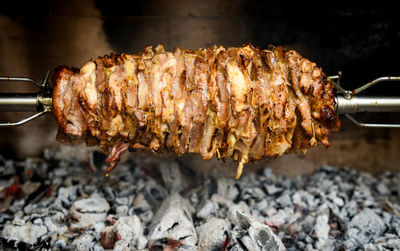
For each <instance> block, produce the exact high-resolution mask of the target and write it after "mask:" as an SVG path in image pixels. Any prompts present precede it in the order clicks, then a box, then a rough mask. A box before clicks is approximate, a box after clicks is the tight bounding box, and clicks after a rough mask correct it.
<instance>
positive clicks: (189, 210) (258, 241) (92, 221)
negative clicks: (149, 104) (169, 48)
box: [0, 147, 400, 251]
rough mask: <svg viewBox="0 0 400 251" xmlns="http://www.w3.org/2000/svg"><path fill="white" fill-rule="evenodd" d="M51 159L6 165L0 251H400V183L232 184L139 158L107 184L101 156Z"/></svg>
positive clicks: (354, 177)
mask: <svg viewBox="0 0 400 251" xmlns="http://www.w3.org/2000/svg"><path fill="white" fill-rule="evenodd" d="M44 156H45V158H44V159H27V160H24V161H15V160H4V159H3V158H0V231H1V233H0V239H1V242H0V249H1V250H7V249H11V250H13V249H16V248H17V249H20V250H38V249H40V250H96V251H101V250H110V249H114V250H160V249H161V250H162V249H167V250H168V249H170V250H171V249H176V250H284V249H287V250H338V249H339V250H341V249H342V250H400V213H399V212H400V205H399V201H400V186H399V184H400V174H398V173H390V172H386V173H384V174H382V175H381V176H379V177H373V176H371V175H369V174H366V173H362V172H357V171H354V170H352V171H350V170H347V169H339V168H333V167H323V168H321V169H320V170H317V171H316V172H315V173H314V174H312V175H310V176H298V177H295V178H293V179H288V178H285V177H281V176H276V175H274V174H273V173H272V171H271V169H268V168H265V169H264V170H262V172H260V173H249V174H247V175H244V176H243V177H242V178H241V179H240V180H234V179H230V178H226V177H221V178H218V176H217V175H215V170H214V173H212V175H210V177H203V176H200V175H196V172H194V171H193V170H191V169H190V168H189V167H187V166H183V164H182V163H180V162H179V160H177V161H171V160H166V159H165V158H148V157H141V158H136V159H134V160H132V159H130V160H127V161H126V162H124V163H120V164H119V166H118V168H116V169H115V170H114V171H113V172H112V173H111V176H110V177H109V178H105V177H104V168H105V167H106V165H105V163H104V160H105V157H104V155H102V154H101V153H99V152H97V151H87V152H75V150H74V148H73V147H67V148H62V149H61V150H59V151H55V150H46V152H45V154H44ZM94 167H95V168H94ZM96 169H97V170H96Z"/></svg>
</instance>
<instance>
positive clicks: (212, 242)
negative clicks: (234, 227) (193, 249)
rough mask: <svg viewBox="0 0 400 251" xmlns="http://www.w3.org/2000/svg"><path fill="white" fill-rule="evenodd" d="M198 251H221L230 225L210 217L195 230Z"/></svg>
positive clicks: (223, 220)
mask: <svg viewBox="0 0 400 251" xmlns="http://www.w3.org/2000/svg"><path fill="white" fill-rule="evenodd" d="M196 230H197V235H198V236H199V242H198V248H199V249H200V250H222V247H223V245H224V242H225V241H226V239H227V238H229V236H228V232H229V230H230V223H229V222H228V221H227V220H226V219H218V218H215V217H210V218H208V219H207V220H206V222H205V223H204V224H202V225H201V226H200V227H198V228H197V229H196Z"/></svg>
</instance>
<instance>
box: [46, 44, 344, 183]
mask: <svg viewBox="0 0 400 251" xmlns="http://www.w3.org/2000/svg"><path fill="white" fill-rule="evenodd" d="M324 77H325V75H324V73H323V72H322V71H321V69H320V68H318V67H317V66H316V64H315V63H313V62H311V61H309V60H308V59H305V58H303V57H301V56H300V55H299V53H297V52H296V51H293V50H285V49H284V48H282V47H271V48H270V49H268V50H261V49H259V48H254V47H253V46H252V45H246V46H243V47H229V48H227V49H225V48H223V47H221V46H220V47H216V46H214V47H211V48H206V49H198V50H183V49H180V48H177V49H176V50H175V51H174V52H165V51H164V48H163V47H162V46H158V47H157V48H155V50H153V49H152V48H151V47H147V48H145V50H144V52H142V53H141V54H139V55H126V54H122V55H118V56H115V55H112V56H105V57H100V58H98V59H97V60H95V61H89V62H87V63H86V64H85V65H84V66H83V67H82V68H81V69H80V70H78V69H71V68H68V67H58V68H57V69H56V70H55V72H54V79H55V86H54V94H53V105H54V114H55V116H56V120H57V123H58V126H59V130H58V135H57V139H58V140H59V141H70V142H86V143H87V144H89V145H100V147H102V148H103V150H104V151H105V152H106V153H109V152H111V154H110V156H109V158H108V163H110V168H109V170H108V172H109V171H111V169H112V168H113V167H114V166H115V165H116V163H117V162H118V159H119V156H120V155H121V154H122V153H123V152H124V151H126V150H128V149H129V150H134V149H146V150H149V151H152V152H154V153H157V152H160V151H168V152H175V153H177V154H178V155H181V154H184V153H199V154H200V155H201V157H202V158H203V159H210V158H212V157H213V156H214V155H216V156H217V157H218V158H233V159H234V160H235V161H238V162H239V166H238V170H237V176H238V177H239V176H240V174H241V172H242V168H243V165H244V164H245V163H247V162H248V161H250V160H257V159H261V158H264V157H275V156H281V155H282V154H284V153H290V152H295V151H297V150H301V151H305V150H306V149H307V148H310V147H313V146H316V145H317V144H318V142H321V143H322V144H323V145H325V146H329V142H328V133H329V131H337V130H338V129H339V127H340V121H339V119H338V117H337V116H336V114H335V111H334V102H335V100H334V93H333V86H332V85H331V84H330V83H329V82H327V81H326V80H325V79H324Z"/></svg>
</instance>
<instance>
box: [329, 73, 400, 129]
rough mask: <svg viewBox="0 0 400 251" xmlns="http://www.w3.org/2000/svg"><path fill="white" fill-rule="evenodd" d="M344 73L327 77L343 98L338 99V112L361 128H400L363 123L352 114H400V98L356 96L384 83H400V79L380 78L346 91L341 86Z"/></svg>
mask: <svg viewBox="0 0 400 251" xmlns="http://www.w3.org/2000/svg"><path fill="white" fill-rule="evenodd" d="M341 75H342V73H341V72H339V73H338V75H335V76H330V77H327V80H328V81H329V82H331V83H332V84H334V86H335V88H336V89H337V90H338V92H339V93H341V94H342V95H343V96H337V97H336V107H335V108H336V112H337V113H338V114H345V116H346V117H347V118H348V119H349V120H350V121H351V122H353V123H354V124H356V125H357V126H360V127H373V128H400V124H389V123H363V122H360V121H358V120H357V119H355V118H354V117H353V116H351V115H350V114H352V113H358V112H400V97H369V96H356V95H357V94H359V93H361V92H362V91H364V90H366V89H368V88H370V87H372V86H374V85H376V84H378V83H383V82H389V81H392V82H395V81H396V82H400V77H393V76H388V77H380V78H377V79H375V80H373V81H371V82H369V83H367V84H364V85H362V86H360V87H358V88H356V89H354V90H346V89H344V88H343V87H342V86H341V85H340V79H341Z"/></svg>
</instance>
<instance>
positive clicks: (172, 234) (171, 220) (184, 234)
mask: <svg viewBox="0 0 400 251" xmlns="http://www.w3.org/2000/svg"><path fill="white" fill-rule="evenodd" d="M193 211H194V209H193V208H192V207H191V205H190V204H189V202H188V201H187V200H186V199H184V198H182V197H181V196H180V195H179V194H177V193H174V194H172V195H170V196H168V197H167V198H165V200H164V201H163V203H162V205H161V207H160V208H159V209H158V211H157V213H156V215H155V216H154V218H153V221H152V223H151V225H150V233H149V241H150V242H156V241H157V240H160V239H171V240H176V241H181V242H182V243H183V244H184V245H185V246H187V247H194V246H195V244H196V243H197V234H196V230H195V229H194V226H193V221H192V215H191V214H192V212H193Z"/></svg>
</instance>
